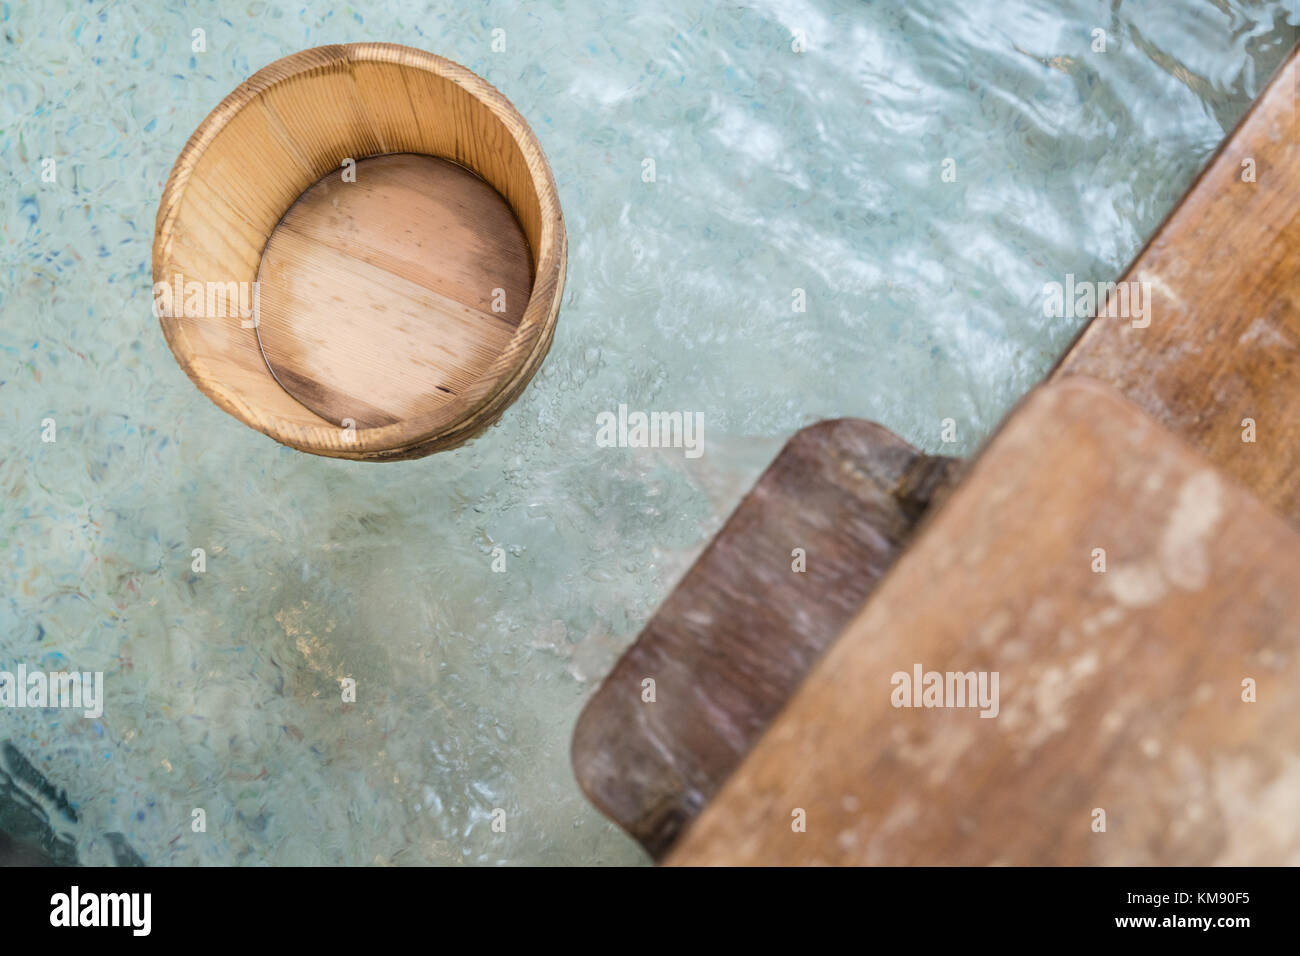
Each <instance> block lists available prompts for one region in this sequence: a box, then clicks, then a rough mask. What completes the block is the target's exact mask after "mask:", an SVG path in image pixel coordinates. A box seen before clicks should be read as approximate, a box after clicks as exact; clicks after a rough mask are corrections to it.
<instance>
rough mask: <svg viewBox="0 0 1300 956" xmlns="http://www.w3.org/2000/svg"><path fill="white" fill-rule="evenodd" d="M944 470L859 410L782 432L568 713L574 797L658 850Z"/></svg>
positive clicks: (773, 704) (734, 761)
mask: <svg viewBox="0 0 1300 956" xmlns="http://www.w3.org/2000/svg"><path fill="white" fill-rule="evenodd" d="M954 464H955V461H954V460H953V459H950V458H938V457H932V456H929V455H924V454H921V453H920V452H918V451H917V450H916V449H915V448H913V447H912V446H911V445H909V444H907V443H906V442H905V441H903V440H902V439H900V438H898V437H897V436H896V435H894V434H893V433H892V432H890V431H888V430H887V429H885V428H882V427H881V426H879V425H876V424H874V423H872V422H866V421H861V420H858V419H838V420H834V421H824V422H820V423H818V424H816V425H813V426H810V427H808V428H805V429H803V430H802V431H800V432H798V433H797V434H796V435H795V436H794V437H793V438H791V439H790V441H789V442H788V443H787V444H786V445H785V447H784V448H783V449H782V451H781V453H780V454H779V455H778V456H777V457H776V459H775V460H774V461H773V463H772V464H771V466H769V467H768V469H767V471H766V472H764V474H763V475H762V477H761V478H760V479H759V480H758V482H757V483H756V484H755V485H754V487H753V489H752V490H751V491H750V492H749V493H748V494H747V495H746V496H745V498H744V499H743V500H742V501H741V503H740V505H739V506H738V507H737V508H736V510H735V512H734V513H733V514H732V515H731V517H730V518H729V519H728V520H727V523H726V524H725V525H724V526H723V528H722V530H721V531H720V532H719V533H718V534H717V535H716V537H715V538H714V539H713V541H712V542H710V544H709V545H708V546H707V547H706V548H705V550H704V552H703V553H702V554H701V555H700V557H699V559H698V560H697V561H696V562H695V564H694V565H693V566H692V567H691V569H690V570H689V571H688V572H687V574H686V576H685V577H684V578H683V579H682V580H681V582H680V583H679V584H678V585H677V587H676V588H675V589H674V590H673V592H672V593H671V594H670V595H669V597H668V598H667V600H665V601H664V603H663V605H662V606H661V607H660V608H659V609H658V610H657V611H656V612H655V615H654V617H653V618H651V620H650V621H649V623H648V624H647V625H646V627H645V629H644V630H643V631H642V632H641V634H640V636H639V637H638V638H637V640H636V641H635V643H633V645H632V646H631V647H630V648H629V649H628V650H627V651H626V653H624V655H623V656H622V658H621V659H620V660H619V661H618V663H617V664H616V665H615V667H614V669H613V671H612V672H611V673H610V674H609V676H608V677H607V678H606V679H605V681H604V683H603V684H602V685H601V687H600V689H599V690H598V691H597V692H596V693H595V695H593V697H592V698H591V700H590V701H589V702H588V704H587V706H586V708H585V709H584V711H583V712H582V716H581V717H580V718H579V719H578V723H577V726H576V728H575V730H574V735H573V747H572V760H573V767H574V772H575V774H576V776H577V779H578V783H579V784H580V786H581V787H582V789H583V791H584V792H585V793H586V794H587V796H588V798H589V799H591V801H592V802H593V803H594V804H595V805H596V806H598V807H599V808H600V809H601V810H602V811H603V812H604V813H605V814H606V815H607V816H609V817H610V818H611V819H613V820H614V821H615V822H617V823H618V824H619V825H620V826H622V827H623V828H624V829H626V830H627V831H628V832H629V833H631V834H632V835H633V836H634V837H636V838H637V839H638V840H639V841H640V842H641V843H642V845H644V846H645V847H646V849H647V850H648V851H649V852H650V853H651V854H652V855H654V856H659V855H661V854H662V853H664V852H665V851H666V850H667V849H668V847H669V846H670V845H671V844H672V842H673V840H674V839H675V838H676V836H677V834H678V831H679V830H680V829H681V828H682V827H683V826H684V825H685V824H686V823H688V822H689V821H690V820H691V819H693V818H694V816H695V815H696V814H697V813H698V812H699V811H700V809H701V808H702V807H703V806H704V804H705V803H706V802H707V801H708V800H709V799H710V798H711V797H712V796H713V794H714V793H715V792H716V791H717V789H718V788H719V787H720V786H721V784H722V783H723V781H724V780H726V778H727V776H728V775H729V774H730V773H731V772H732V770H734V769H735V767H736V766H737V765H738V764H739V762H740V760H741V758H742V757H743V756H744V754H745V753H746V752H747V751H748V749H749V747H750V746H751V745H752V743H753V742H754V741H755V740H756V739H757V737H758V735H759V734H760V733H761V732H762V729H763V728H764V727H765V726H767V724H768V722H769V721H770V720H771V718H772V717H773V715H775V714H776V712H777V711H778V710H779V709H780V707H781V706H782V705H783V704H784V703H785V701H786V698H787V697H788V696H789V695H790V693H791V692H792V691H793V690H794V689H795V687H796V686H797V685H798V683H799V681H800V680H801V679H802V678H803V676H804V675H805V674H806V673H807V671H808V668H809V667H810V666H811V665H812V662H813V661H814V660H816V658H817V656H818V655H820V654H821V652H822V651H823V650H824V649H825V648H826V646H827V645H828V644H830V642H831V641H832V640H833V639H834V638H835V637H836V636H837V635H838V634H839V633H840V631H841V630H842V628H843V627H844V625H845V624H846V623H847V622H848V621H849V620H850V619H851V617H852V615H853V613H854V612H855V611H856V610H857V608H858V606H859V605H860V603H861V602H862V600H863V599H864V598H865V597H866V596H867V594H868V593H869V592H870V591H871V588H872V587H873V586H874V584H875V582H876V581H877V580H878V579H879V578H880V576H881V575H882V574H883V573H884V572H885V569H886V568H888V567H889V565H890V563H891V562H892V560H893V559H894V556H895V554H896V553H897V551H898V549H899V548H900V547H901V545H902V542H903V541H905V540H906V539H907V537H908V535H909V533H910V531H911V528H912V522H913V520H914V518H915V516H916V515H918V514H919V513H921V512H922V511H923V510H924V509H925V507H926V505H927V504H928V502H929V500H930V498H931V496H932V495H933V494H934V493H935V491H936V489H938V488H939V487H940V486H941V485H942V484H943V482H944V481H945V480H946V479H947V478H948V477H949V476H950V474H951V471H952V468H953V466H954ZM646 680H653V681H654V693H653V697H654V699H653V701H651V700H648V699H647V691H646V685H645V684H644V683H643V682H644V681H646Z"/></svg>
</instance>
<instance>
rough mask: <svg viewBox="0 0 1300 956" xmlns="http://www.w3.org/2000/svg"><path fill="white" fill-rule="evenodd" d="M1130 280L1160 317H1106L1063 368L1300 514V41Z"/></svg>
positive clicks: (1091, 327)
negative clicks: (1114, 393) (1124, 400)
mask: <svg viewBox="0 0 1300 956" xmlns="http://www.w3.org/2000/svg"><path fill="white" fill-rule="evenodd" d="M1252 173H1253V179H1254V181H1253V182H1252V181H1249V180H1250V179H1251V174H1252ZM1121 281H1122V282H1138V283H1145V284H1146V285H1147V288H1148V289H1149V296H1150V298H1149V299H1147V297H1146V296H1144V300H1147V302H1148V308H1149V309H1150V310H1151V312H1150V314H1149V315H1147V316H1144V317H1143V318H1141V319H1136V320H1135V319H1134V318H1130V317H1121V316H1116V317H1110V316H1109V315H1108V314H1101V315H1099V316H1098V317H1097V318H1095V319H1093V320H1092V321H1091V322H1090V323H1089V324H1088V325H1087V327H1086V328H1085V329H1084V330H1083V332H1082V333H1081V334H1080V336H1079V337H1078V339H1077V340H1076V341H1075V343H1074V344H1073V345H1072V347H1071V348H1070V349H1069V350H1068V351H1067V352H1066V354H1065V355H1064V356H1063V357H1062V359H1061V360H1060V363H1059V364H1058V366H1057V368H1056V369H1055V370H1054V372H1053V374H1052V377H1053V378H1054V379H1062V378H1065V377H1068V376H1071V375H1087V376H1090V377H1092V378H1096V379H1098V380H1100V381H1104V382H1107V383H1109V384H1110V385H1112V386H1113V387H1115V388H1116V389H1118V390H1119V391H1121V392H1122V393H1124V394H1125V395H1126V396H1127V397H1128V398H1129V399H1131V400H1132V401H1134V402H1135V403H1136V404H1137V405H1139V406H1140V407H1141V408H1143V409H1144V410H1145V411H1146V412H1147V413H1148V414H1150V415H1152V416H1153V417H1155V418H1156V419H1157V420H1159V421H1160V422H1162V423H1163V424H1165V425H1166V426H1168V427H1169V428H1170V429H1171V430H1172V431H1174V432H1175V433H1177V434H1178V435H1179V436H1180V437H1182V438H1183V439H1184V440H1186V441H1187V442H1188V443H1190V444H1191V445H1192V446H1193V447H1194V448H1196V449H1197V450H1198V451H1199V452H1200V453H1201V454H1203V455H1205V456H1206V457H1207V458H1208V459H1209V460H1210V461H1212V462H1213V463H1214V464H1215V465H1217V466H1218V467H1219V468H1221V469H1223V471H1224V472H1226V473H1227V474H1228V475H1230V476H1232V477H1233V478H1234V479H1236V480H1237V481H1239V482H1241V483H1242V484H1243V485H1245V486H1246V487H1247V488H1250V489H1251V490H1252V491H1253V492H1254V493H1255V494H1256V495H1258V496H1259V497H1260V498H1261V499H1262V500H1263V501H1264V502H1265V503H1267V504H1268V505H1270V506H1271V507H1273V508H1275V509H1277V510H1278V512H1280V513H1281V514H1283V515H1285V516H1286V517H1287V518H1289V519H1290V520H1291V521H1293V522H1296V523H1297V524H1300V481H1298V480H1297V479H1296V475H1297V474H1300V47H1297V49H1295V50H1293V51H1292V52H1291V54H1290V56H1289V57H1288V58H1287V59H1286V61H1285V63H1284V64H1283V65H1282V67H1281V68H1280V69H1279V70H1278V72H1277V73H1276V74H1275V75H1274V77H1273V79H1272V80H1271V82H1270V83H1269V85H1268V87H1267V88H1266V89H1265V90H1264V92H1263V93H1262V94H1261V95H1260V96H1259V98H1258V99H1257V100H1256V101H1255V103H1254V105H1253V106H1252V107H1251V109H1250V111H1249V112H1248V113H1247V114H1246V116H1245V117H1244V118H1243V119H1242V121H1241V122H1240V124H1239V125H1238V126H1237V128H1236V130H1235V131H1234V132H1233V133H1232V135H1231V136H1229V137H1228V138H1227V139H1226V140H1225V141H1224V143H1223V145H1222V146H1221V147H1220V148H1219V150H1218V152H1217V153H1216V154H1215V155H1214V157H1213V158H1212V160H1211V161H1210V163H1209V164H1208V165H1207V166H1206V167H1205V169H1204V170H1203V171H1202V172H1201V174H1200V176H1199V178H1198V179H1197V180H1196V182H1195V183H1194V184H1193V185H1192V187H1191V189H1190V190H1188V192H1187V194H1186V195H1185V196H1184V197H1183V199H1182V200H1181V201H1180V202H1179V204H1178V205H1177V206H1176V207H1175V208H1174V210H1173V211H1172V212H1171V213H1170V214H1169V216H1168V217H1167V218H1166V219H1165V221H1164V223H1163V224H1162V225H1161V226H1160V228H1159V229H1158V230H1157V231H1156V233H1155V235H1154V236H1153V237H1152V238H1151V240H1150V241H1149V242H1148V243H1147V245H1146V247H1145V248H1144V249H1143V250H1142V251H1141V253H1140V254H1139V255H1138V257H1137V258H1136V259H1135V260H1134V261H1133V263H1132V265H1130V266H1129V268H1128V270H1127V271H1126V272H1125V274H1124V276H1123V277H1122V280H1121ZM1105 311H1106V312H1107V313H1109V312H1111V311H1116V312H1118V311H1119V310H1118V308H1116V309H1107V310H1105ZM1135 321H1136V323H1137V324H1136V326H1135V324H1134V322H1135ZM1247 420H1249V421H1247ZM1244 438H1249V439H1252V440H1243V439H1244Z"/></svg>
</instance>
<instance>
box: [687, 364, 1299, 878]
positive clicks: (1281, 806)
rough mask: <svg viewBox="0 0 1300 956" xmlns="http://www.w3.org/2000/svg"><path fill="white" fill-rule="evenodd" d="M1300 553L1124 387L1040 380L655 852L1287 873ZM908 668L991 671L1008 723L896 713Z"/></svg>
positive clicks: (705, 857) (952, 713)
mask: <svg viewBox="0 0 1300 956" xmlns="http://www.w3.org/2000/svg"><path fill="white" fill-rule="evenodd" d="M1096 548H1104V549H1105V552H1106V555H1105V557H1106V569H1105V571H1104V572H1102V573H1098V572H1096V571H1095V570H1094V567H1095V562H1096V556H1095V554H1094V549H1096ZM1298 559H1300V535H1297V533H1296V531H1295V530H1293V529H1292V528H1291V527H1290V526H1288V525H1287V524H1286V523H1285V522H1281V521H1278V520H1276V518H1275V516H1274V515H1273V514H1272V513H1271V512H1270V511H1269V510H1268V509H1267V508H1265V507H1264V506H1263V505H1262V504H1260V503H1259V502H1257V501H1256V500H1254V498H1253V497H1252V496H1250V495H1249V494H1247V493H1246V492H1244V491H1243V490H1242V489H1240V488H1239V487H1237V486H1236V485H1234V484H1233V483H1231V482H1230V481H1229V480H1227V479H1226V478H1225V477H1223V476H1222V475H1221V474H1220V473H1219V472H1218V471H1217V470H1215V469H1214V468H1212V467H1211V466H1209V465H1207V464H1206V463H1205V462H1204V461H1203V460H1202V459H1201V458H1200V457H1199V456H1198V455H1196V454H1195V453H1193V452H1192V451H1191V450H1190V449H1189V448H1188V447H1186V446H1185V445H1184V444H1182V443H1181V442H1180V441H1178V440H1176V439H1175V438H1174V437H1173V436H1171V435H1170V434H1169V433H1168V432H1167V431H1166V430H1165V429H1164V428H1162V427H1161V426H1159V425H1158V424H1156V423H1155V422H1154V421H1152V420H1151V419H1150V418H1148V417H1147V416H1146V415H1144V414H1143V413H1142V412H1141V411H1139V410H1138V409H1137V408H1135V407H1134V406H1132V405H1131V404H1129V403H1127V402H1125V401H1123V400H1121V399H1120V398H1119V397H1118V395H1117V394H1116V393H1114V392H1113V391H1111V390H1110V389H1108V388H1106V387H1104V386H1102V385H1100V384H1097V383H1094V382H1091V381H1089V380H1086V379H1083V378H1081V377H1077V376H1074V377H1071V378H1069V379H1068V380H1066V381H1064V382H1061V383H1058V384H1053V385H1049V386H1044V387H1042V388H1040V389H1039V390H1037V391H1036V392H1035V393H1033V394H1032V395H1031V396H1030V397H1029V399H1028V400H1027V401H1025V402H1024V403H1023V404H1022V405H1021V406H1020V407H1019V408H1018V409H1017V410H1016V411H1015V412H1014V413H1013V414H1012V416H1011V417H1010V419H1009V421H1008V422H1007V424H1006V425H1005V426H1004V428H1003V429H1002V430H1001V431H1000V433H999V434H998V435H997V436H995V438H994V439H993V440H992V442H991V443H990V445H989V446H988V447H987V449H986V450H985V451H984V452H983V453H982V454H981V455H980V457H979V458H978V459H977V460H976V461H975V463H974V464H973V465H972V466H971V469H970V471H969V473H968V474H967V477H966V478H965V479H964V481H963V482H962V484H961V485H959V486H958V487H957V488H956V489H955V490H954V491H953V492H952V493H951V495H950V497H949V498H948V499H947V501H946V502H945V503H944V504H943V505H942V506H941V507H940V508H938V509H937V510H936V512H935V513H933V514H932V515H931V516H930V518H929V519H928V521H927V526H926V528H925V529H924V530H923V532H922V533H921V534H920V535H918V537H917V538H916V539H915V541H914V542H913V543H912V545H911V547H910V548H909V550H908V551H907V553H906V554H904V555H903V557H902V558H901V559H900V560H899V561H898V562H897V563H896V564H895V566H894V568H893V570H892V571H891V573H890V574H889V575H888V576H887V577H886V578H885V580H884V581H883V582H881V584H880V586H879V588H878V589H877V590H876V592H875V594H874V595H873V597H872V599H871V600H870V601H869V602H867V604H866V605H865V607H864V608H863V609H862V612H861V614H860V615H859V616H858V617H857V618H856V619H855V620H854V621H853V623H852V624H851V625H850V626H849V627H848V629H847V630H846V631H845V633H844V635H843V636H842V637H841V638H840V639H839V640H838V641H837V642H836V643H835V644H834V646H833V647H832V648H831V649H830V650H829V651H828V652H827V653H826V655H825V656H824V657H823V658H822V659H821V660H820V662H818V664H817V665H816V666H815V667H814V668H813V670H812V672H811V674H810V675H809V677H808V679H807V681H806V682H805V683H804V684H803V685H802V686H801V687H800V688H799V690H798V692H797V693H796V694H795V695H794V696H793V698H792V699H791V700H790V702H789V705H788V706H787V708H786V709H785V710H784V711H783V712H782V713H781V715H780V716H779V717H778V718H777V720H776V721H775V722H774V723H773V725H772V726H771V727H770V728H769V729H768V731H767V733H766V734H765V735H764V736H763V738H762V739H761V740H760V741H759V743H758V744H757V745H756V746H755V748H754V749H753V751H752V752H751V753H750V755H749V756H748V758H747V759H746V760H745V761H744V762H743V764H742V765H741V767H740V769H739V770H738V771H737V772H736V773H735V774H734V775H733V776H732V777H731V779H730V780H729V781H728V782H727V784H726V785H725V786H724V787H723V789H722V790H721V792H720V793H719V794H718V796H717V797H716V799H715V800H714V801H713V802H712V803H711V804H710V805H709V807H708V808H706V810H705V811H704V812H703V813H702V814H701V816H700V817H699V819H698V820H697V821H696V822H695V824H694V825H693V826H692V827H691V828H690V829H689V830H688V831H687V832H686V833H685V834H684V835H683V837H682V838H681V840H680V841H679V842H678V844H677V846H676V848H675V849H674V851H673V852H672V854H671V855H670V857H669V859H668V862H670V863H673V864H679V865H681V864H685V865H690V864H758V863H762V864H806V863H830V864H1176V865H1187V864H1227V863H1240V864H1297V863H1300V698H1298V697H1297V696H1296V695H1295V693H1294V688H1295V687H1296V686H1298V685H1300V647H1298V646H1297V645H1298V641H1300V560H1298ZM917 664H919V665H921V666H922V668H923V669H924V670H925V671H927V672H928V671H935V672H986V673H987V674H991V673H993V672H997V673H998V675H999V678H998V706H997V708H996V717H994V718H992V719H983V718H982V717H981V716H980V712H979V711H978V710H977V709H975V708H970V707H946V708H938V707H936V708H926V707H896V706H895V703H896V702H897V700H896V698H895V693H896V685H895V683H894V675H895V674H897V673H899V672H903V673H908V674H910V673H911V672H912V671H913V669H914V666H915V665H917ZM1246 679H1251V680H1254V681H1255V682H1256V686H1257V697H1258V699H1257V702H1253V703H1248V702H1245V701H1243V684H1242V682H1243V680H1246ZM900 685H901V682H900ZM986 686H988V687H991V686H992V684H991V683H990V684H988V685H986ZM949 702H951V700H950V701H949ZM1099 809H1100V810H1104V811H1105V822H1106V829H1105V832H1096V831H1095V830H1094V821H1095V820H1096V819H1098V818H1097V817H1096V815H1095V811H1096V810H1099ZM797 810H801V811H803V812H804V814H805V819H806V832H794V830H793V828H792V822H793V820H794V816H793V814H794V813H795V812H796V811H797Z"/></svg>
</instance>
